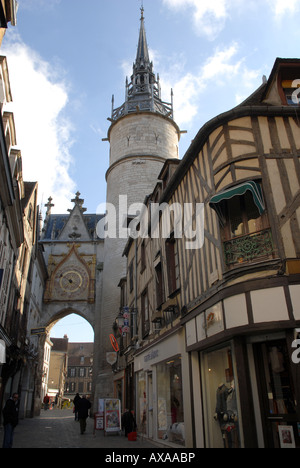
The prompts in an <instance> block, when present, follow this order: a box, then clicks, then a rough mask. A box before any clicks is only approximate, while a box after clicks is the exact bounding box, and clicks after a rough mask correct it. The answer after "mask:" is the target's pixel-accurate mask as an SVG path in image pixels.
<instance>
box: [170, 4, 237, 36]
mask: <svg viewBox="0 0 300 468" xmlns="http://www.w3.org/2000/svg"><path fill="white" fill-rule="evenodd" d="M163 1H164V3H165V4H166V5H167V6H168V7H169V8H173V9H176V10H180V9H186V8H192V9H193V10H194V13H193V21H194V24H195V27H196V32H197V34H198V35H200V36H201V35H204V36H206V37H207V38H208V39H215V37H216V36H217V35H218V34H219V33H220V31H221V30H222V29H223V27H224V24H225V21H226V18H227V16H228V0H213V1H212V0H163Z"/></svg>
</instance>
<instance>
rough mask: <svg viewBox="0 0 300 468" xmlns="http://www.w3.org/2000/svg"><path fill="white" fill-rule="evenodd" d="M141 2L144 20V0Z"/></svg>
mask: <svg viewBox="0 0 300 468" xmlns="http://www.w3.org/2000/svg"><path fill="white" fill-rule="evenodd" d="M139 1H140V2H141V12H142V18H144V0H139Z"/></svg>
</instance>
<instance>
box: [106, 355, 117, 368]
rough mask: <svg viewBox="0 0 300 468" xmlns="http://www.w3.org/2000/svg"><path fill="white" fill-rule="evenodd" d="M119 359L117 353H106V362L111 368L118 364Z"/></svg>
mask: <svg viewBox="0 0 300 468" xmlns="http://www.w3.org/2000/svg"><path fill="white" fill-rule="evenodd" d="M117 359H118V355H117V353H116V352H111V353H106V362H108V364H110V365H111V366H113V365H114V364H115V363H116V362H117Z"/></svg>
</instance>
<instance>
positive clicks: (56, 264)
mask: <svg viewBox="0 0 300 468" xmlns="http://www.w3.org/2000/svg"><path fill="white" fill-rule="evenodd" d="M68 247H69V252H68V254H67V255H66V254H62V255H55V256H54V255H51V256H50V257H49V262H48V273H49V280H48V282H47V285H46V290H45V295H44V301H45V302H52V301H63V302H70V301H72V302H76V301H85V302H89V303H93V302H94V301H95V264H96V259H95V256H94V255H84V254H80V253H79V252H78V249H79V247H80V245H78V244H73V245H71V244H68Z"/></svg>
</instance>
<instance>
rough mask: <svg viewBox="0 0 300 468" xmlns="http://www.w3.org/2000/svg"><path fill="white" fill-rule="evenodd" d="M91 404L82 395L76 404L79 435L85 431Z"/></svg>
mask: <svg viewBox="0 0 300 468" xmlns="http://www.w3.org/2000/svg"><path fill="white" fill-rule="evenodd" d="M91 406H92V405H91V402H90V401H89V400H87V399H86V395H82V398H81V400H80V401H79V402H78V419H79V424H80V433H81V434H84V433H85V430H86V420H87V418H88V416H89V409H90V408H91Z"/></svg>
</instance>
